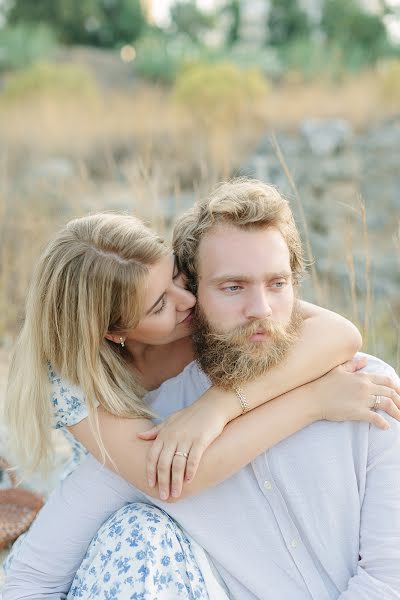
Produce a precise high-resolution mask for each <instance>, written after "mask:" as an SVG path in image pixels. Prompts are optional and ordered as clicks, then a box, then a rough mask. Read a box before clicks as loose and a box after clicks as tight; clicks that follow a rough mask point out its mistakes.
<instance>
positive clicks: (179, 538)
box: [68, 503, 209, 600]
mask: <svg viewBox="0 0 400 600" xmlns="http://www.w3.org/2000/svg"><path fill="white" fill-rule="evenodd" d="M73 598H80V599H84V600H89V599H90V600H91V599H92V598H93V599H94V598H101V599H103V598H119V599H120V600H128V599H132V600H142V599H143V600H144V599H146V600H177V599H178V598H182V599H183V598H184V599H187V600H209V596H208V593H207V589H206V586H205V583H204V579H203V576H202V574H201V572H200V569H199V567H198V566H197V564H196V560H195V558H194V556H193V553H192V550H191V547H190V542H189V540H188V538H187V536H186V535H185V534H184V533H183V531H182V530H181V529H180V528H179V527H178V525H177V524H176V523H175V521H174V520H173V519H171V517H170V516H169V515H167V514H166V513H165V512H164V511H162V510H161V509H159V508H156V507H154V506H151V505H147V504H142V503H134V504H129V505H127V506H125V507H124V508H122V509H120V510H119V511H118V512H117V513H115V514H114V515H113V516H112V517H111V518H110V519H109V520H108V521H106V523H104V525H103V526H102V527H101V528H100V530H99V531H98V532H97V534H96V536H95V537H94V539H93V541H92V543H91V545H90V546H89V549H88V551H87V553H86V556H85V558H84V560H83V562H82V565H81V567H80V568H79V570H78V572H77V574H76V576H75V579H74V581H73V584H72V586H71V589H70V592H69V594H68V600H72V599H73Z"/></svg>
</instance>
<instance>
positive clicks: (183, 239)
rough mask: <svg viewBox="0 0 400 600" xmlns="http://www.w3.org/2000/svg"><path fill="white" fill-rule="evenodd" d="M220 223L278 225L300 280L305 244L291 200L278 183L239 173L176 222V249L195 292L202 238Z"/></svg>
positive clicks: (250, 225)
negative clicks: (298, 228)
mask: <svg viewBox="0 0 400 600" xmlns="http://www.w3.org/2000/svg"><path fill="white" fill-rule="evenodd" d="M216 225H234V226H236V227H240V228H247V229H257V228H264V227H276V228H277V229H278V230H279V231H280V232H281V234H282V237H283V238H284V240H285V241H286V243H287V246H288V248H289V254H290V266H291V269H292V276H293V281H294V283H297V282H298V281H299V279H300V277H301V275H302V273H303V271H304V256H303V248H302V243H301V239H300V235H299V232H298V230H297V227H296V224H295V222H294V219H293V214H292V211H291V210H290V206H289V203H288V202H287V200H285V198H283V196H282V195H281V194H280V193H279V191H278V190H277V189H276V188H275V187H274V186H272V185H268V184H266V183H263V182H261V181H257V180H256V179H248V178H245V177H238V178H236V179H232V180H231V181H227V182H223V183H220V184H218V185H217V187H216V188H215V189H214V190H213V191H212V192H211V193H210V194H209V195H208V196H207V197H206V198H204V199H203V200H200V201H199V202H197V203H196V204H195V205H194V206H193V207H192V208H191V209H190V210H188V211H187V212H186V213H184V214H183V215H182V216H181V217H180V218H179V219H178V220H177V221H176V223H175V227H174V232H173V242H172V245H173V249H174V252H175V255H176V258H177V262H178V265H179V268H180V270H182V271H183V272H184V273H185V274H186V276H187V278H188V282H189V286H190V289H191V290H192V291H193V292H196V290H197V270H198V250H199V245H200V242H201V240H202V238H203V237H204V236H205V235H206V233H207V232H209V231H210V230H211V229H212V228H213V227H215V226H216Z"/></svg>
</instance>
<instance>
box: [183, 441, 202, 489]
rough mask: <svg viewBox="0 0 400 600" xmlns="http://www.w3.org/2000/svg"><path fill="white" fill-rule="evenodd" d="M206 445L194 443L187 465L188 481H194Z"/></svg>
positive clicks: (198, 442) (199, 442)
mask: <svg viewBox="0 0 400 600" xmlns="http://www.w3.org/2000/svg"><path fill="white" fill-rule="evenodd" d="M204 450H205V447H204V444H203V443H202V442H201V441H199V440H198V441H196V442H194V444H193V446H192V448H191V450H190V453H189V458H188V461H187V465H186V481H187V482H189V481H192V480H193V479H194V477H195V475H196V473H197V469H198V467H199V464H200V461H201V458H202V456H203V454H204Z"/></svg>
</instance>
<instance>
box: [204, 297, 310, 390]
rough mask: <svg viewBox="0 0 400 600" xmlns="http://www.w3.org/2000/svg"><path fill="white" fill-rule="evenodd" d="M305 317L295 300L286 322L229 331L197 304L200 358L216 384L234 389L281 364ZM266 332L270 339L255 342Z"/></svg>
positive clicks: (263, 321) (260, 322) (265, 321)
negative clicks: (220, 328)
mask: <svg viewBox="0 0 400 600" xmlns="http://www.w3.org/2000/svg"><path fill="white" fill-rule="evenodd" d="M302 322H303V318H302V316H301V311H300V307H299V303H298V301H297V300H295V302H294V305H293V311H292V314H291V317H290V321H289V323H288V324H286V325H282V324H281V323H276V322H274V321H273V320H272V319H260V320H257V321H253V322H252V323H250V324H248V325H243V326H241V327H236V328H235V329H233V330H231V331H227V332H221V331H218V330H217V329H216V328H215V327H214V326H213V325H212V324H211V323H210V322H209V321H208V320H207V318H206V316H205V314H204V312H203V311H202V310H201V308H200V307H199V305H198V304H197V305H196V309H195V319H194V323H193V325H194V333H193V341H194V347H195V352H196V359H197V361H198V362H199V364H200V366H201V368H202V369H203V371H204V372H205V373H206V375H208V377H209V378H210V379H211V381H212V383H213V384H214V385H218V386H220V387H223V388H233V387H237V386H239V385H240V384H243V383H245V382H246V381H251V380H252V379H255V378H257V377H259V376H260V375H263V374H264V373H265V372H266V371H268V370H269V369H271V368H272V367H274V366H276V365H277V364H279V363H280V362H281V361H282V360H283V359H284V358H285V357H286V355H287V353H288V351H289V349H290V348H291V347H292V345H293V343H294V342H295V341H296V339H297V338H298V335H299V331H300V328H301V324H302ZM260 331H263V332H265V333H266V334H267V335H268V339H267V340H266V341H262V340H260V341H257V342H254V341H251V340H250V336H251V335H253V334H255V333H256V332H257V333H258V332H260Z"/></svg>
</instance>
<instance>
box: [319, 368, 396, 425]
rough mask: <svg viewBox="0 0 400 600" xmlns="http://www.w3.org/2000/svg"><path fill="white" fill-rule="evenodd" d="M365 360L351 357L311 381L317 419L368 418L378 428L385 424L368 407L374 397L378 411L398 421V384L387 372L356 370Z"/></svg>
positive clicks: (361, 419) (350, 419)
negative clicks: (351, 358)
mask: <svg viewBox="0 0 400 600" xmlns="http://www.w3.org/2000/svg"><path fill="white" fill-rule="evenodd" d="M366 362H367V359H366V358H362V359H358V360H357V359H354V360H351V361H348V362H347V363H344V364H343V365H340V366H339V367H335V368H334V369H332V371H329V373H327V374H326V375H324V376H323V377H320V378H319V379H317V380H316V381H314V382H313V383H312V384H311V385H312V386H313V387H314V390H315V392H314V394H313V396H314V397H315V400H316V402H317V403H318V409H317V410H318V413H317V414H318V419H325V420H328V421H368V423H371V424H372V425H375V426H376V427H379V428H380V429H388V428H389V423H388V422H387V421H386V420H385V419H384V418H383V417H382V415H380V414H378V413H377V412H376V411H375V410H372V409H373V407H374V405H375V400H376V397H377V396H379V397H380V399H381V402H380V405H379V407H380V410H382V411H384V412H386V413H387V414H388V415H390V416H391V417H393V418H394V419H397V420H398V421H400V387H399V385H398V384H396V382H395V381H393V380H392V379H391V378H390V377H388V376H387V375H381V374H378V373H364V372H360V369H362V368H363V367H364V366H365V365H366Z"/></svg>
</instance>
